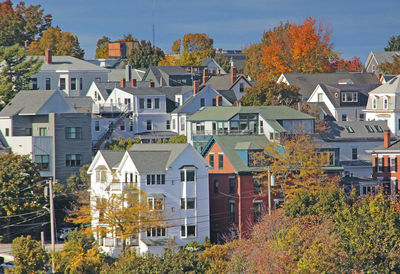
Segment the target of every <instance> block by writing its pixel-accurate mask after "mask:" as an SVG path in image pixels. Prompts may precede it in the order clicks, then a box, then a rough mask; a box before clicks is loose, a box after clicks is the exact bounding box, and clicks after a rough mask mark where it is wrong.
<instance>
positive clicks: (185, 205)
mask: <svg viewBox="0 0 400 274" xmlns="http://www.w3.org/2000/svg"><path fill="white" fill-rule="evenodd" d="M195 208H196V198H181V209H195Z"/></svg>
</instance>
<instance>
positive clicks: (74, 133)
mask: <svg viewBox="0 0 400 274" xmlns="http://www.w3.org/2000/svg"><path fill="white" fill-rule="evenodd" d="M81 137H82V128H80V127H66V128H65V138H66V139H81Z"/></svg>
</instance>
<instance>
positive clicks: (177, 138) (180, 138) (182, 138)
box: [158, 135, 187, 144]
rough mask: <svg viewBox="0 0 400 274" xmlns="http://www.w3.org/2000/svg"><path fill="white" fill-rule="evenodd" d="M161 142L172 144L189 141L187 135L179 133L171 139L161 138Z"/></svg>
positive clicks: (159, 141)
mask: <svg viewBox="0 0 400 274" xmlns="http://www.w3.org/2000/svg"><path fill="white" fill-rule="evenodd" d="M158 143H159V144H165V143H170V144H178V143H180V144H185V143H187V138H186V136H185V135H177V136H172V137H171V138H170V139H160V140H158Z"/></svg>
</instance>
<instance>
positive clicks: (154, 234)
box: [147, 227, 165, 237]
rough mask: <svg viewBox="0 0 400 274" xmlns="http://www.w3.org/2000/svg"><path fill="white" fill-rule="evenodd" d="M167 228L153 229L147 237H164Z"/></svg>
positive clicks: (148, 232) (149, 230)
mask: <svg viewBox="0 0 400 274" xmlns="http://www.w3.org/2000/svg"><path fill="white" fill-rule="evenodd" d="M164 236H165V227H152V228H149V229H148V230H147V237H164Z"/></svg>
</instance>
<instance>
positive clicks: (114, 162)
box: [100, 150, 125, 168]
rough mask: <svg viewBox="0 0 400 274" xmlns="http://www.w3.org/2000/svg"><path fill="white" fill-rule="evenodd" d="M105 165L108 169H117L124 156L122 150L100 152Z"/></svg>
mask: <svg viewBox="0 0 400 274" xmlns="http://www.w3.org/2000/svg"><path fill="white" fill-rule="evenodd" d="M100 154H101V155H102V156H103V158H104V160H105V161H106V163H107V165H108V166H109V167H110V168H117V167H118V165H119V163H120V162H121V160H122V157H123V156H124V154H125V151H124V150H100Z"/></svg>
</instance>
